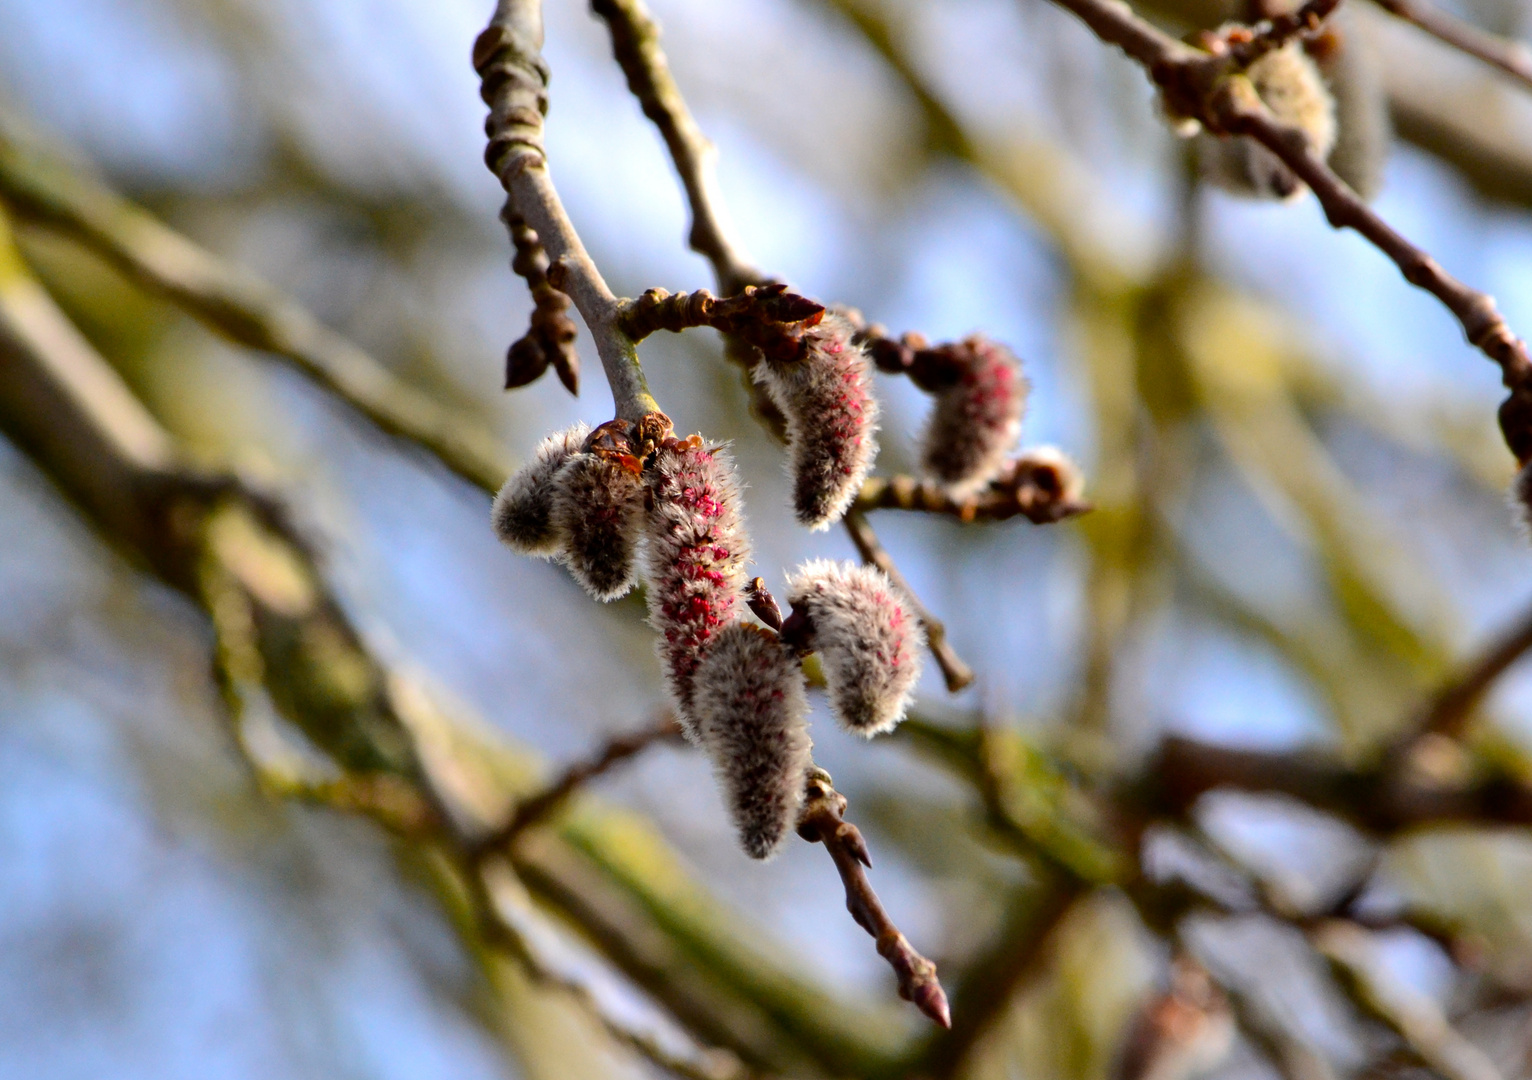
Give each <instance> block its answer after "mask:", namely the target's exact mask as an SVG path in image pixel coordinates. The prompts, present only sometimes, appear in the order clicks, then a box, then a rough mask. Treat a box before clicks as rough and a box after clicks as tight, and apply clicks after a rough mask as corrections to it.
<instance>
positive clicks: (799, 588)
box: [788, 559, 924, 738]
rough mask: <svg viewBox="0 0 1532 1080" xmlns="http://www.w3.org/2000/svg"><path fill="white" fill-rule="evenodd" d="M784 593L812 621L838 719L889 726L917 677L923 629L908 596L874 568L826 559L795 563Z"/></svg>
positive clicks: (867, 732) (870, 729)
mask: <svg viewBox="0 0 1532 1080" xmlns="http://www.w3.org/2000/svg"><path fill="white" fill-rule="evenodd" d="M788 600H789V601H790V602H791V603H792V606H793V615H794V616H797V615H798V613H799V612H802V613H803V614H804V615H805V616H806V617H807V619H808V622H809V624H810V626H811V627H812V632H813V637H812V643H813V647H814V649H815V650H817V651H818V653H819V658H820V662H821V665H822V666H823V668H824V675H825V687H826V689H827V690H828V692H829V696H830V708H831V711H832V712H834V713H835V715H836V717H837V718H838V719H839V720H840V722H841V724H842V725H843V726H844V727H845V728H846V729H847V730H848V731H852V732H854V733H856V734H858V735H862V736H865V737H867V738H871V737H872V736H874V735H879V734H881V733H883V732H885V731H890V730H892V729H893V728H894V726H895V725H896V724H898V723H899V721H900V720H903V719H904V713H905V710H906V709H907V708H908V707H909V703H910V698H911V696H912V694H913V693H914V690H915V683H916V682H917V681H918V680H919V678H920V664H921V648H922V646H923V645H924V635H923V634H922V633H921V629H920V622H919V620H918V619H917V618H916V617H915V614H914V612H913V611H911V610H910V606H909V602H908V601H907V600H906V599H905V598H904V596H903V595H902V594H901V593H900V592H899V590H898V589H896V588H894V585H893V583H892V582H891V581H889V580H888V576H887V575H886V574H884V573H883V571H881V570H879V569H877V568H876V567H871V566H857V565H855V564H853V563H849V562H847V563H842V562H832V561H830V560H827V559H817V560H815V561H813V562H809V563H805V564H804V565H803V566H802V567H800V568H799V569H798V572H797V573H796V574H794V575H793V576H792V577H791V578H790V579H789V580H788Z"/></svg>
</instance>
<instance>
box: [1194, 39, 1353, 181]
mask: <svg viewBox="0 0 1532 1080" xmlns="http://www.w3.org/2000/svg"><path fill="white" fill-rule="evenodd" d="M1246 74H1247V75H1248V77H1249V79H1250V82H1251V84H1252V85H1253V86H1254V87H1255V92H1256V94H1257V95H1259V97H1260V99H1261V100H1262V101H1263V102H1264V103H1265V104H1266V107H1267V108H1268V109H1270V110H1271V112H1272V115H1273V116H1275V117H1276V118H1277V120H1279V121H1281V122H1282V123H1284V124H1291V125H1293V126H1294V127H1297V128H1300V129H1301V130H1302V131H1303V132H1304V134H1305V135H1307V136H1308V140H1309V146H1310V148H1311V149H1312V150H1313V151H1314V153H1315V154H1316V155H1317V156H1318V157H1319V158H1321V159H1323V158H1326V157H1328V156H1329V154H1330V150H1331V148H1332V147H1333V146H1334V145H1335V102H1334V100H1333V99H1332V98H1331V97H1330V91H1329V90H1328V89H1326V88H1325V82H1324V79H1323V78H1321V77H1320V74H1319V69H1318V68H1317V67H1315V66H1314V61H1312V60H1311V59H1309V56H1308V54H1307V53H1305V52H1304V51H1303V46H1302V45H1301V44H1300V43H1298V42H1296V41H1293V42H1289V43H1288V44H1286V45H1284V46H1282V48H1280V49H1277V50H1275V51H1274V52H1269V53H1267V54H1266V55H1265V56H1263V57H1261V58H1260V59H1259V60H1257V61H1256V62H1255V63H1253V64H1251V65H1250V70H1249V71H1248V72H1246ZM1198 149H1199V152H1200V155H1201V162H1202V168H1203V172H1204V174H1205V175H1206V176H1207V178H1208V179H1209V180H1211V181H1212V182H1213V183H1215V184H1217V185H1219V186H1220V187H1222V188H1225V189H1227V190H1228V191H1231V192H1233V193H1234V194H1236V195H1248V196H1253V197H1255V198H1266V199H1281V200H1287V199H1294V198H1297V197H1298V196H1299V195H1301V194H1302V193H1303V191H1304V185H1303V181H1301V180H1299V179H1298V177H1297V176H1295V175H1294V174H1293V171H1292V170H1291V169H1289V168H1288V167H1287V166H1286V165H1284V164H1283V163H1282V161H1281V159H1280V158H1278V157H1277V156H1276V155H1275V154H1273V153H1272V152H1271V151H1270V150H1268V149H1266V147H1264V146H1262V145H1261V144H1260V143H1258V142H1256V141H1255V140H1254V139H1252V138H1250V137H1249V136H1246V135H1239V136H1235V137H1233V138H1219V137H1217V136H1213V135H1208V134H1202V135H1199V136H1198Z"/></svg>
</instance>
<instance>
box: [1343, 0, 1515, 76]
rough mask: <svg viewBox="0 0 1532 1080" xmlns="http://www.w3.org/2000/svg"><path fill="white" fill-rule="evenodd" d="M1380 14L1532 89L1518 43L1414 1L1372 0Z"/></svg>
mask: <svg viewBox="0 0 1532 1080" xmlns="http://www.w3.org/2000/svg"><path fill="white" fill-rule="evenodd" d="M1373 3H1375V4H1377V5H1378V6H1379V7H1380V8H1382V9H1383V10H1384V11H1386V12H1388V13H1389V14H1390V15H1393V16H1395V17H1397V18H1400V19H1403V20H1404V21H1405V22H1407V23H1412V24H1413V25H1415V26H1418V27H1419V28H1420V29H1422V30H1424V31H1425V32H1426V33H1428V34H1430V35H1431V36H1432V37H1434V38H1436V40H1438V41H1441V42H1443V43H1445V44H1447V45H1451V46H1452V47H1453V48H1454V49H1457V50H1459V51H1460V52H1465V53H1467V54H1468V55H1469V56H1472V57H1476V58H1477V59H1479V60H1482V61H1484V62H1485V63H1486V64H1489V65H1491V66H1493V67H1497V68H1499V69H1500V70H1501V71H1503V72H1505V73H1506V74H1507V75H1509V76H1511V77H1512V78H1513V79H1515V80H1516V81H1517V82H1519V83H1521V84H1522V86H1523V87H1525V88H1527V89H1532V51H1529V50H1528V48H1527V46H1526V45H1525V44H1523V43H1522V42H1520V41H1512V40H1510V39H1508V38H1503V37H1500V36H1498V35H1496V34H1491V33H1490V32H1489V31H1487V30H1481V29H1479V28H1478V27H1477V26H1474V25H1473V24H1472V23H1468V22H1464V21H1463V20H1462V19H1459V18H1457V17H1456V16H1453V15H1449V14H1448V13H1447V12H1445V11H1442V10H1441V9H1439V8H1434V7H1432V6H1431V5H1429V4H1421V3H1416V2H1415V0H1373Z"/></svg>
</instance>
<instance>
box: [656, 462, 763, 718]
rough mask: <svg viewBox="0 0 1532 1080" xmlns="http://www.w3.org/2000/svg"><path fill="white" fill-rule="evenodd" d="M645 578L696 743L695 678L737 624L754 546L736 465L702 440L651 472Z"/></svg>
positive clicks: (664, 655) (667, 664) (668, 667)
mask: <svg viewBox="0 0 1532 1080" xmlns="http://www.w3.org/2000/svg"><path fill="white" fill-rule="evenodd" d="M648 485H649V508H648V511H647V512H646V515H645V521H644V536H645V554H644V580H645V582H646V583H647V584H648V598H649V624H650V625H651V626H653V627H654V629H655V630H656V631H658V632H659V635H660V640H659V644H658V648H659V654H660V660H661V662H662V663H663V664H664V668H665V680H666V684H667V686H668V687H669V690H670V696H671V698H672V700H673V701H674V702H675V706H676V712H677V715H678V717H679V719H680V721H681V728H682V731H683V732H685V734H686V737H687V738H688V739H690V740H691V741H692V742H694V743H695V742H697V726H696V723H695V721H694V719H693V713H692V677H693V675H694V674H695V673H696V670H697V665H698V664H700V663H701V662H702V657H703V655H704V654H705V653H706V651H707V648H708V643H709V642H710V641H711V640H712V637H713V635H714V634H715V633H717V632H718V631H720V630H722V629H723V628H724V627H725V626H727V625H728V624H730V623H732V622H734V621H735V619H736V618H737V617H738V613H739V609H740V599H741V597H740V593H741V590H742V589H743V588H744V585H745V564H746V563H747V562H748V561H749V558H750V542H749V539H748V538H747V537H746V536H745V530H744V523H743V521H742V520H741V516H740V509H739V502H740V500H739V486H738V484H737V482H736V481H735V478H734V462H733V460H732V459H731V458H730V457H729V453H728V451H727V450H725V449H724V448H723V447H721V446H708V445H705V444H704V443H703V441H702V438H701V436H698V435H693V436H691V437H690V438H688V439H684V440H682V439H670V440H667V441H666V442H665V443H663V444H662V445H661V446H660V448H659V450H658V451H657V452H656V455H655V460H654V465H653V467H652V468H651V469H650V470H649V473H648Z"/></svg>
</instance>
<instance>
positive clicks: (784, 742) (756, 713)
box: [692, 622, 813, 859]
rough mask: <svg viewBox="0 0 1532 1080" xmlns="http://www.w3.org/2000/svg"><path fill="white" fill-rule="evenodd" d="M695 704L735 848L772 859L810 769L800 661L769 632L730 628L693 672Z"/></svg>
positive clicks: (740, 626) (735, 625)
mask: <svg viewBox="0 0 1532 1080" xmlns="http://www.w3.org/2000/svg"><path fill="white" fill-rule="evenodd" d="M692 700H693V705H692V710H693V715H694V716H695V718H696V720H695V722H696V731H697V736H698V739H699V741H700V742H701V744H702V747H703V749H704V750H706V751H707V754H708V756H709V758H711V759H712V762H713V772H714V775H716V776H717V778H718V785H719V787H720V788H721V789H722V792H723V796H724V801H725V803H727V804H728V807H729V814H730V816H731V817H732V818H733V819H734V827H735V829H736V830H737V831H738V833H739V841H740V846H741V847H743V848H744V849H745V853H746V854H748V855H749V856H750V857H751V858H754V859H765V858H769V857H771V856H772V855H774V854H775V853H776V851H777V849H778V848H779V847H781V844H782V840H783V838H784V837H786V836H787V834H788V831H789V830H790V829H791V828H792V825H793V822H794V819H795V818H796V816H797V812H798V807H799V805H800V804H801V803H802V801H803V784H804V775H805V773H806V772H807V770H808V768H809V765H810V764H811V761H812V758H811V757H810V754H809V751H810V749H811V748H812V746H813V743H812V741H811V740H810V739H809V733H808V726H807V724H806V723H805V719H804V718H805V717H806V716H807V715H808V709H809V705H808V697H807V695H806V694H805V693H804V688H803V672H802V670H801V669H800V668H799V666H798V660H797V658H796V657H795V656H794V655H793V653H792V651H791V650H790V649H788V648H787V647H786V646H785V645H783V644H782V643H781V642H780V641H778V640H777V636H776V635H775V634H773V633H771V632H770V631H767V630H762V629H761V628H759V627H757V626H752V625H749V624H747V623H740V622H736V623H731V624H730V625H728V626H725V627H723V628H722V629H721V630H719V631H718V633H717V634H715V635H714V637H713V640H712V642H711V644H709V646H708V649H707V654H706V656H704V657H703V659H702V662H701V663H700V664H699V665H698V666H697V671H696V676H695V679H694V686H693V690H692Z"/></svg>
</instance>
